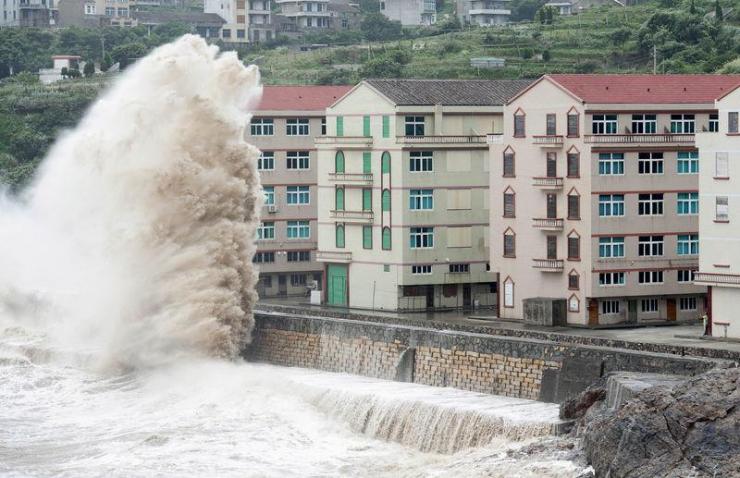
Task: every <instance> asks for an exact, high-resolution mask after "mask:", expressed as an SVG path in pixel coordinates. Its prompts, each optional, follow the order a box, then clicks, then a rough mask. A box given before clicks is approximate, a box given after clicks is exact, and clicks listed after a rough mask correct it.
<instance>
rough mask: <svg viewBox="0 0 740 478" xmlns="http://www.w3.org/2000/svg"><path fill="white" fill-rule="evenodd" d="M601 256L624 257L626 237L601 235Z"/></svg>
mask: <svg viewBox="0 0 740 478" xmlns="http://www.w3.org/2000/svg"><path fill="white" fill-rule="evenodd" d="M599 257H602V258H608V257H624V237H600V238H599Z"/></svg>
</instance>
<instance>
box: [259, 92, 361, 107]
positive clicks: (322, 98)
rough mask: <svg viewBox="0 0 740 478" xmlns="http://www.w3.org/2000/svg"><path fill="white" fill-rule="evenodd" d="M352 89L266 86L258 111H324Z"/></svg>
mask: <svg viewBox="0 0 740 478" xmlns="http://www.w3.org/2000/svg"><path fill="white" fill-rule="evenodd" d="M350 89H352V87H351V86H265V87H263V92H262V100H261V101H260V103H259V106H258V107H257V110H258V111H284V110H300V111H317V110H323V109H326V108H327V107H329V106H331V105H332V104H333V103H334V102H335V101H337V100H338V99H339V98H341V97H342V96H344V94H345V93H347V92H348V91H349V90H350Z"/></svg>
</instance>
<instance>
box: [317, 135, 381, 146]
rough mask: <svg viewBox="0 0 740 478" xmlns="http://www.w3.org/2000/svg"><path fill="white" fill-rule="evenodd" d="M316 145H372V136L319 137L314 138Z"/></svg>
mask: <svg viewBox="0 0 740 478" xmlns="http://www.w3.org/2000/svg"><path fill="white" fill-rule="evenodd" d="M314 140H315V141H316V144H341V145H353V144H355V145H363V146H365V145H371V144H373V137H372V136H317V137H316V138H314Z"/></svg>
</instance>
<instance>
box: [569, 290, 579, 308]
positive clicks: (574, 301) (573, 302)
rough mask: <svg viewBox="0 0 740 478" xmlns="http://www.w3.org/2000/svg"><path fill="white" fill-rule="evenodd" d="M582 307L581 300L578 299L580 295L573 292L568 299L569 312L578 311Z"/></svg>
mask: <svg viewBox="0 0 740 478" xmlns="http://www.w3.org/2000/svg"><path fill="white" fill-rule="evenodd" d="M580 308H581V302H580V301H579V300H578V297H576V295H575V294H573V295H572V296H570V298H569V299H568V311H569V312H578V310H579V309H580Z"/></svg>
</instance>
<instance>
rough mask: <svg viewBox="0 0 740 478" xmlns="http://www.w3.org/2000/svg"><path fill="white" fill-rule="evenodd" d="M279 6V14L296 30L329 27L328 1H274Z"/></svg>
mask: <svg viewBox="0 0 740 478" xmlns="http://www.w3.org/2000/svg"><path fill="white" fill-rule="evenodd" d="M275 3H277V4H278V5H280V13H281V15H283V16H284V17H285V18H287V19H288V20H290V21H291V23H292V24H293V25H295V27H296V29H306V28H319V29H328V28H329V27H330V26H331V12H330V11H329V0H275Z"/></svg>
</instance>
